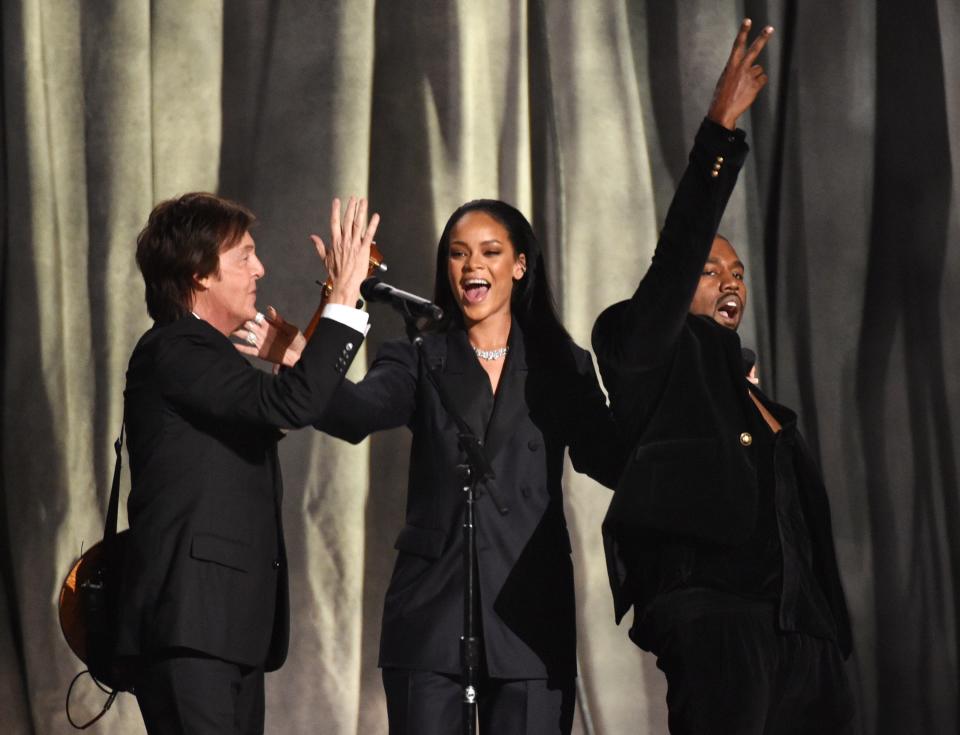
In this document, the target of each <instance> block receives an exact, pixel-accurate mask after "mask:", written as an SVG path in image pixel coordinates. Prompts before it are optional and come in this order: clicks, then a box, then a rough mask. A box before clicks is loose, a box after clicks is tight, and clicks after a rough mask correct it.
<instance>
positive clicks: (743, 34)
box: [730, 18, 753, 61]
mask: <svg viewBox="0 0 960 735" xmlns="http://www.w3.org/2000/svg"><path fill="white" fill-rule="evenodd" d="M752 25H753V21H752V20H750V19H749V18H744V19H743V22H741V23H740V30H739V31H737V37H736V38H735V39H733V48H732V49H730V60H731V61H736V60H737V59H738V58H739V57H740V56H742V55H743V50H744V49H745V48H746V47H747V36H748V35H749V34H750V26H752Z"/></svg>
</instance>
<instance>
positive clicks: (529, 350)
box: [249, 200, 622, 735]
mask: <svg viewBox="0 0 960 735" xmlns="http://www.w3.org/2000/svg"><path fill="white" fill-rule="evenodd" d="M434 299H435V301H436V303H437V304H439V305H440V306H441V307H442V308H443V310H444V314H445V317H444V320H443V321H442V322H441V323H440V324H439V325H437V326H436V327H435V328H434V329H433V330H432V331H431V332H430V333H428V334H427V335H426V337H425V339H424V346H425V355H426V362H427V363H428V364H429V365H430V366H431V367H436V368H437V369H436V373H437V375H438V377H439V379H440V380H441V381H442V383H443V384H444V385H445V387H446V388H447V391H448V392H449V394H450V396H451V397H452V399H453V402H454V404H455V405H456V407H457V409H458V411H459V412H460V413H461V415H462V416H463V417H464V418H465V420H466V421H467V423H468V424H469V425H470V427H471V429H472V430H473V433H474V434H475V435H476V436H477V437H478V438H480V439H481V440H482V441H483V444H484V448H485V450H486V454H487V456H488V459H489V461H490V463H491V465H492V468H493V472H494V475H495V479H494V480H492V481H490V482H489V483H487V484H483V485H481V486H480V487H479V488H478V493H477V494H478V499H477V503H476V509H475V516H476V537H477V543H476V546H477V557H478V561H477V572H478V574H477V578H478V583H479V602H478V610H479V613H480V615H479V619H480V624H481V628H482V667H481V671H482V678H481V680H480V684H479V687H478V693H479V697H478V710H479V722H480V732H481V733H491V732H497V733H501V734H506V733H524V734H527V733H544V734H546V733H551V734H556V733H569V732H570V729H571V727H572V722H573V708H574V698H575V677H576V628H575V611H574V588H573V565H572V563H571V559H570V538H569V535H568V533H567V526H566V521H565V519H564V513H563V496H562V487H561V479H562V474H563V452H564V449H565V448H569V450H570V457H571V459H572V461H573V465H574V467H575V468H576V469H577V470H578V471H580V472H585V473H587V474H589V475H590V476H591V477H594V478H595V479H597V480H599V481H600V482H602V483H604V484H605V485H607V486H613V485H614V483H615V482H616V480H617V475H618V472H619V468H620V465H621V454H622V452H621V450H620V449H619V447H620V444H619V440H618V439H617V435H616V432H615V431H614V427H613V423H612V420H611V417H610V413H609V411H608V408H607V405H606V400H605V398H604V395H603V393H602V392H601V390H600V386H599V384H598V381H597V377H596V374H595V371H594V368H593V363H592V360H591V358H590V354H589V353H588V352H586V351H585V350H582V349H580V348H579V347H577V345H575V344H574V343H573V341H572V339H571V338H570V336H569V335H568V334H567V331H566V330H565V329H564V327H563V325H562V324H561V323H560V321H559V319H558V318H557V316H556V312H555V310H554V307H553V303H552V298H551V295H550V289H549V286H548V284H547V279H546V269H545V266H544V261H543V254H542V252H541V250H540V246H539V243H538V242H537V239H536V237H535V236H534V233H533V230H532V229H531V227H530V224H529V223H528V222H527V220H526V219H525V218H524V216H523V215H522V214H521V213H520V212H518V211H517V210H516V209H515V208H514V207H512V206H510V205H508V204H505V203H503V202H500V201H493V200H478V201H473V202H469V203H467V204H464V205H463V206H461V207H460V208H459V209H457V210H456V211H455V212H454V213H453V215H452V216H451V217H450V219H449V221H448V222H447V225H446V227H445V228H444V230H443V234H442V235H441V237H440V243H439V247H438V249H437V272H436V283H435V295H434ZM249 326H250V328H251V329H260V330H262V329H266V328H268V326H269V325H263V326H259V325H254V324H251V325H249ZM261 336H262V337H264V338H268V337H269V336H270V335H267V334H263V335H261ZM262 341H263V340H262ZM426 369H427V365H424V364H423V361H421V359H420V355H419V354H418V352H417V350H416V349H415V348H414V347H413V346H412V345H411V344H409V343H408V342H406V341H404V340H397V341H394V342H388V343H386V344H384V345H383V347H382V348H381V349H380V350H379V352H378V354H377V357H376V359H375V360H374V362H373V364H372V365H371V367H370V370H369V371H368V373H367V375H366V377H365V378H364V379H363V380H362V381H360V382H359V383H351V382H349V381H344V383H343V385H342V386H341V388H340V389H339V390H338V391H337V393H336V395H335V396H334V399H333V401H332V403H331V405H330V408H329V409H328V410H327V412H326V413H325V414H324V418H323V420H322V422H321V423H320V424H318V425H317V428H320V429H322V430H323V431H326V432H328V433H330V434H332V435H334V436H338V437H341V438H344V439H347V440H348V441H351V442H359V441H360V440H362V439H363V438H364V437H366V436H367V435H369V434H370V433H372V432H374V431H379V430H382V429H389V428H393V427H397V426H403V425H406V426H408V427H409V428H410V430H411V431H412V433H413V444H412V449H411V456H410V469H409V484H408V494H407V512H406V525H405V526H404V528H403V529H402V530H401V532H400V534H399V536H398V538H397V541H396V549H397V550H398V551H399V554H398V556H397V561H396V566H395V567H394V571H393V576H392V578H391V580H390V585H389V587H388V589H387V594H386V600H385V603H384V611H383V627H382V633H381V640H380V666H381V668H382V669H383V681H384V688H385V691H386V697H387V708H388V716H389V720H390V732H391V734H392V735H397V734H398V733H400V734H407V733H416V734H417V735H429V734H431V733H437V734H438V735H441V734H442V735H449V733H456V732H459V729H460V722H461V707H462V703H461V700H462V691H461V685H460V676H459V674H460V671H461V666H460V655H459V649H460V635H461V633H462V620H463V587H464V583H463V568H462V565H463V558H462V554H463V541H462V529H461V527H462V521H463V493H462V492H461V491H460V490H459V488H460V486H461V484H462V483H461V482H460V480H459V479H458V476H457V472H456V467H457V465H458V464H461V463H462V462H463V461H464V455H463V453H462V452H461V450H460V448H459V446H458V442H457V431H456V426H455V425H454V422H453V420H452V419H451V417H450V416H449V415H448V414H447V412H446V410H445V409H444V408H443V406H442V404H441V402H440V397H439V395H438V393H437V391H436V389H435V388H434V387H433V386H432V385H431V384H430V382H429V379H428V377H427V375H426ZM495 501H496V502H495Z"/></svg>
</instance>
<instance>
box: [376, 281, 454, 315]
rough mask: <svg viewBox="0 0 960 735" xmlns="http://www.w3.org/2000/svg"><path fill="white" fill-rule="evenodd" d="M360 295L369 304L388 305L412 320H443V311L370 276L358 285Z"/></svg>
mask: <svg viewBox="0 0 960 735" xmlns="http://www.w3.org/2000/svg"><path fill="white" fill-rule="evenodd" d="M360 295H361V296H363V298H365V299H366V300H367V301H369V302H371V303H377V302H380V303H384V304H390V305H392V306H393V308H395V309H396V310H397V311H399V312H401V313H402V314H409V315H410V316H412V317H414V318H420V317H424V318H426V319H430V320H431V321H435V322H438V321H440V320H441V319H443V309H441V308H440V307H439V306H437V305H436V304H434V303H433V302H432V301H428V300H427V299H425V298H423V297H422V296H417V295H416V294H412V293H408V292H406V291H401V290H400V289H399V288H394V287H393V286H391V285H390V284H388V283H384V282H383V281H381V280H380V279H379V278H377V277H376V276H371V277H370V278H368V279H367V280H365V281H364V282H363V283H361V284H360Z"/></svg>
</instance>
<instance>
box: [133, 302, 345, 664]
mask: <svg viewBox="0 0 960 735" xmlns="http://www.w3.org/2000/svg"><path fill="white" fill-rule="evenodd" d="M362 341H363V335H361V334H360V333H359V332H357V331H356V330H354V329H351V328H349V327H347V326H345V325H343V324H341V323H339V322H336V321H333V320H331V319H322V320H321V321H320V325H319V327H318V328H317V332H316V334H315V335H314V338H313V339H312V340H311V342H310V344H309V345H308V346H307V347H306V348H305V350H304V352H303V357H302V358H301V360H300V362H299V363H298V364H297V366H296V367H294V368H292V369H290V370H287V371H285V372H283V374H281V375H280V376H278V377H274V376H272V375H269V374H267V373H264V372H262V371H260V370H257V369H256V368H254V367H252V366H251V365H250V364H249V363H248V362H247V361H246V359H245V358H244V357H243V356H242V355H240V354H239V353H238V352H237V350H236V349H234V347H233V345H232V344H231V343H230V341H229V340H228V339H227V338H226V337H224V336H223V335H222V334H220V333H219V332H218V331H217V330H216V329H214V328H213V327H212V326H210V325H209V324H208V323H207V322H205V321H203V320H201V319H197V318H195V317H193V316H192V315H191V316H186V317H184V318H182V319H179V320H178V321H175V322H173V323H170V324H165V325H155V326H154V327H153V328H152V329H151V330H150V331H148V332H147V333H146V334H145V335H144V336H143V337H142V338H141V339H140V341H139V343H138V344H137V346H136V348H135V349H134V351H133V355H132V357H131V358H130V365H129V368H128V370H127V387H126V391H125V394H124V395H125V409H124V410H125V419H126V425H127V434H128V444H127V446H128V450H129V453H130V471H131V480H132V487H131V491H130V497H129V500H128V503H127V510H128V516H129V520H130V533H129V542H128V551H127V556H126V560H125V566H124V570H123V580H122V585H121V600H120V620H119V629H118V644H117V645H118V650H117V652H118V654H119V655H121V656H141V655H149V654H151V653H153V652H156V651H159V650H161V649H164V648H169V647H184V648H190V649H194V650H196V651H200V652H202V653H206V654H209V655H212V656H216V657H218V658H221V659H225V660H227V661H233V662H237V663H240V664H246V665H251V666H264V667H265V668H266V669H267V670H272V669H276V668H278V667H279V666H280V665H281V664H282V663H283V661H284V659H285V658H286V652H287V640H288V631H289V610H288V597H287V569H286V558H285V554H284V545H283V530H282V528H281V524H280V499H281V495H282V484H281V479H280V468H279V466H278V463H277V440H278V439H279V438H280V437H281V436H282V433H281V432H280V431H279V428H280V427H290V428H293V427H300V426H305V425H309V424H311V423H312V422H314V421H316V420H317V418H318V417H319V416H320V415H321V414H322V412H323V410H324V408H325V407H326V406H327V404H328V402H329V400H330V396H331V395H332V394H333V392H334V390H335V389H336V388H337V386H338V385H339V384H340V383H341V381H342V379H343V374H344V372H345V371H346V369H347V366H348V365H349V363H350V362H351V360H352V359H353V356H354V355H355V354H356V351H357V348H358V347H359V345H360V343H361V342H362Z"/></svg>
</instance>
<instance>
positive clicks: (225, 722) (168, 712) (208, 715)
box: [136, 649, 264, 735]
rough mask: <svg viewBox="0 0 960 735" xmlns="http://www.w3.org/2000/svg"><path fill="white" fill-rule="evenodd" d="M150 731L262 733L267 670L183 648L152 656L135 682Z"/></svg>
mask: <svg viewBox="0 0 960 735" xmlns="http://www.w3.org/2000/svg"><path fill="white" fill-rule="evenodd" d="M136 696H137V704H138V705H140V713H141V714H142V715H143V722H144V724H145V725H146V726H147V732H148V733H149V735H263V721H264V693H263V669H261V668H253V667H250V666H241V665H239V664H234V663H230V662H228V661H223V660H221V659H218V658H213V657H210V656H204V655H203V654H200V653H197V652H195V651H185V650H182V649H177V650H171V651H167V652H164V653H163V654H161V655H159V656H155V657H153V658H152V659H151V660H150V661H149V662H148V663H147V664H146V665H145V666H144V667H143V669H142V670H141V672H140V674H139V676H138V677H137V682H136Z"/></svg>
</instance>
